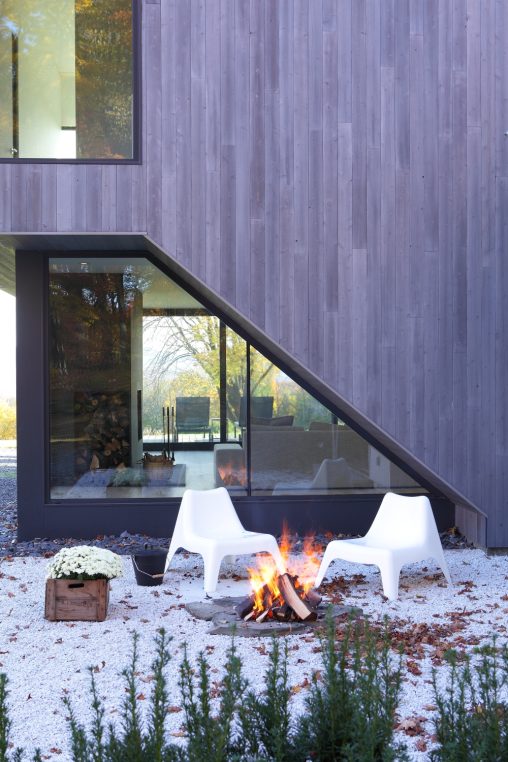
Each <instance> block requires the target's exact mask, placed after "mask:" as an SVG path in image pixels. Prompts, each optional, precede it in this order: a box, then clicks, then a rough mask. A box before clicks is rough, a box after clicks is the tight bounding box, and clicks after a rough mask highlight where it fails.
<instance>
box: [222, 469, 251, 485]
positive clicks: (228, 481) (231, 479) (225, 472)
mask: <svg viewBox="0 0 508 762" xmlns="http://www.w3.org/2000/svg"><path fill="white" fill-rule="evenodd" d="M217 471H218V472H219V476H220V478H221V479H222V483H223V485H224V486H225V487H245V486H246V484H247V471H246V468H245V466H242V465H239V464H235V463H224V464H223V465H221V466H218V467H217Z"/></svg>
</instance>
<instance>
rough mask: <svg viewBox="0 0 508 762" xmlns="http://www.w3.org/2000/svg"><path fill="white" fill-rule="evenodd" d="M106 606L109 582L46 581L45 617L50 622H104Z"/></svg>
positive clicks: (104, 580)
mask: <svg viewBox="0 0 508 762" xmlns="http://www.w3.org/2000/svg"><path fill="white" fill-rule="evenodd" d="M108 603H109V580H108V579H92V580H77V579H48V580H46V602H45V612H44V616H45V617H46V619H49V620H50V621H51V622H56V621H71V620H74V621H82V622H103V621H104V620H105V619H106V615H107V612H108Z"/></svg>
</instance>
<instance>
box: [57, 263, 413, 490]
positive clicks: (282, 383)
mask: <svg viewBox="0 0 508 762" xmlns="http://www.w3.org/2000/svg"><path fill="white" fill-rule="evenodd" d="M49 318H50V324H49V336H50V341H49V347H50V362H49V367H50V395H49V401H50V411H49V421H50V479H49V482H50V497H51V498H53V499H58V500H67V499H115V498H117V499H124V498H140V497H142V498H156V499H160V498H166V497H179V496H180V495H182V494H183V491H184V489H186V488H188V487H191V488H194V489H210V488H213V487H219V486H225V487H226V488H227V489H228V490H230V492H231V493H233V494H235V495H246V496H248V495H255V496H262V495H275V496H280V497H284V496H295V495H316V496H317V495H340V494H351V493H363V494H365V493H376V492H384V491H386V490H387V489H395V490H398V491H408V492H411V491H414V490H417V491H421V488H420V487H418V485H417V484H416V483H415V482H414V481H413V480H412V479H411V478H410V477H409V476H408V475H407V474H405V473H404V472H403V471H402V470H401V469H400V468H398V467H397V466H395V465H394V464H393V463H392V462H391V461H390V460H389V459H388V458H386V457H385V456H384V455H382V454H381V453H380V452H379V451H378V450H377V449H376V448H375V447H373V446H372V445H371V444H370V443H369V442H368V441H367V440H365V439H364V438H363V437H361V436H359V435H358V434H357V433H356V432H355V431H353V430H352V429H351V428H350V427H349V426H347V425H346V424H345V423H344V422H342V421H341V420H339V419H338V418H337V417H336V416H334V415H333V414H332V413H331V412H330V411H329V410H328V409H327V408H326V407H325V406H323V405H322V404H321V403H320V402H319V401H318V400H316V399H315V398H314V397H313V396H312V395H311V394H309V393H308V392H307V391H305V390H304V389H303V388H302V387H301V386H299V385H298V384H297V383H296V382H295V381H294V380H293V379H291V378H290V377H289V376H287V375H286V374H285V373H283V372H282V370H281V369H280V368H278V367H277V366H276V365H274V364H273V363H272V362H271V361H270V360H269V359H267V358H266V357H265V356H264V355H263V354H262V353H261V352H259V351H257V350H256V349H254V347H252V346H251V345H249V343H248V342H247V341H245V339H244V338H242V337H241V336H239V335H238V334H237V333H236V332H235V331H233V330H232V329H231V328H230V327H228V326H227V325H226V324H225V323H224V322H223V321H222V320H221V319H220V318H219V317H218V316H216V315H214V314H212V313H211V312H210V311H209V310H208V309H206V308H205V306H204V305H203V304H201V303H200V302H198V301H197V300H196V299H195V298H194V297H193V296H191V295H190V294H189V293H187V291H186V290H185V289H183V288H181V287H180V286H179V285H178V284H177V283H175V282H174V281H173V280H171V279H170V278H169V277H167V276H166V275H165V274H163V273H162V272H161V271H160V270H159V269H158V268H157V267H155V266H154V265H153V264H152V263H151V262H149V261H148V260H146V259H142V258H132V259H125V258H122V259H120V258H107V257H95V258H89V257H86V258H85V257H83V258H81V259H80V258H68V259H63V258H54V259H51V260H50V264H49Z"/></svg>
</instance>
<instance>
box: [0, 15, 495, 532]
mask: <svg viewBox="0 0 508 762" xmlns="http://www.w3.org/2000/svg"><path fill="white" fill-rule="evenodd" d="M142 17H143V30H142V37H143V131H142V158H143V161H142V164H141V165H130V166H106V165H105V166H100V165H97V166H76V165H65V164H62V165H58V166H55V165H44V164H33V165H30V164H27V165H9V164H5V163H4V164H0V230H1V231H5V232H9V231H16V232H24V231H27V232H28V231H32V232H33V231H42V232H50V231H59V232H65V231H69V232H70V231H72V232H86V231H103V232H108V231H111V232H130V231H132V232H146V233H147V234H148V235H149V236H150V237H151V238H152V239H153V240H154V241H155V242H156V243H157V244H158V245H159V246H160V247H161V248H162V249H164V250H165V251H166V252H167V254H168V255H170V256H171V257H174V258H175V259H176V260H177V261H178V262H179V263H180V264H181V265H183V266H184V267H186V268H188V269H189V270H190V271H191V272H192V273H193V274H194V275H195V276H197V277H198V278H200V279H201V280H203V281H204V282H205V283H206V284H207V285H208V286H209V287H210V288H212V289H214V290H216V291H217V292H218V293H219V294H220V296H222V297H223V298H224V299H225V300H226V301H227V302H228V303H230V304H231V305H232V306H233V307H235V308H236V309H237V310H238V311H239V312H240V313H241V314H242V315H243V316H244V317H245V318H247V319H248V320H250V321H252V322H253V323H254V324H255V325H256V326H257V327H258V328H260V329H262V330H264V331H265V332H266V333H267V334H268V335H269V337H270V338H271V339H273V340H274V341H275V342H277V343H278V344H279V345H280V346H281V347H282V348H283V349H284V350H285V351H286V352H287V353H289V354H290V355H291V356H293V357H294V358H295V359H296V360H297V361H298V362H299V363H301V364H302V365H304V366H305V367H306V368H307V369H309V370H310V371H312V372H313V373H314V374H315V375H316V376H317V377H318V378H320V379H322V380H323V381H324V382H326V383H327V384H328V385H329V386H330V387H331V388H332V389H333V390H335V391H336V392H337V393H338V394H340V395H341V396H342V397H343V398H345V399H346V400H348V401H349V402H350V403H351V404H353V405H354V406H355V407H356V408H357V409H358V410H359V411H360V412H361V413H362V414H364V415H366V416H368V417H369V418H370V419H371V420H373V421H374V422H375V423H376V424H377V425H379V426H380V427H381V428H382V429H384V430H385V431H386V432H387V433H388V434H389V435H391V436H392V437H394V438H395V439H396V440H397V441H398V442H400V444H401V445H402V446H404V447H405V448H407V449H408V450H410V451H411V452H412V453H413V454H414V455H415V456H416V457H417V458H419V459H420V460H421V461H423V462H424V463H425V464H426V465H427V466H428V467H429V468H431V469H433V470H434V471H435V472H436V473H437V474H438V475H440V476H441V477H442V478H443V479H445V480H446V481H448V482H449V483H450V484H452V485H453V486H454V487H455V488H456V489H457V490H458V491H460V492H461V493H463V494H464V495H465V496H466V497H467V498H468V499H469V500H470V501H471V502H472V503H474V504H475V505H477V506H478V507H479V508H481V509H482V510H483V511H485V512H486V513H487V514H488V515H489V517H490V521H489V524H488V543H489V544H490V545H498V546H508V515H507V498H506V495H508V441H507V440H508V421H507V396H508V395H507V393H506V389H507V384H508V351H507V346H508V325H507V323H508V267H507V266H506V256H507V254H508V138H505V137H504V132H505V130H508V35H507V34H506V30H507V29H508V2H506V0H482V1H481V2H480V1H479V0H160V3H159V2H157V1H156V0H144V2H143V3H142Z"/></svg>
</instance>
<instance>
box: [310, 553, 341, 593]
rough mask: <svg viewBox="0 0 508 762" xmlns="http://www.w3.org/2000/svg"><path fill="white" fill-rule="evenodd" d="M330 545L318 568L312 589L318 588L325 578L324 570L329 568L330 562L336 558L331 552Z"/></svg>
mask: <svg viewBox="0 0 508 762" xmlns="http://www.w3.org/2000/svg"><path fill="white" fill-rule="evenodd" d="M331 545H332V543H329V544H328V546H327V548H326V550H325V554H324V556H323V560H322V561H321V566H320V567H319V570H318V573H317V576H316V580H315V582H314V587H319V585H320V584H321V582H322V581H323V577H324V576H325V573H326V570H327V569H328V567H329V566H330V564H331V562H332V561H333V560H334V559H335V558H337V556H336V555H335V554H334V552H333V548H332V547H331Z"/></svg>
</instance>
